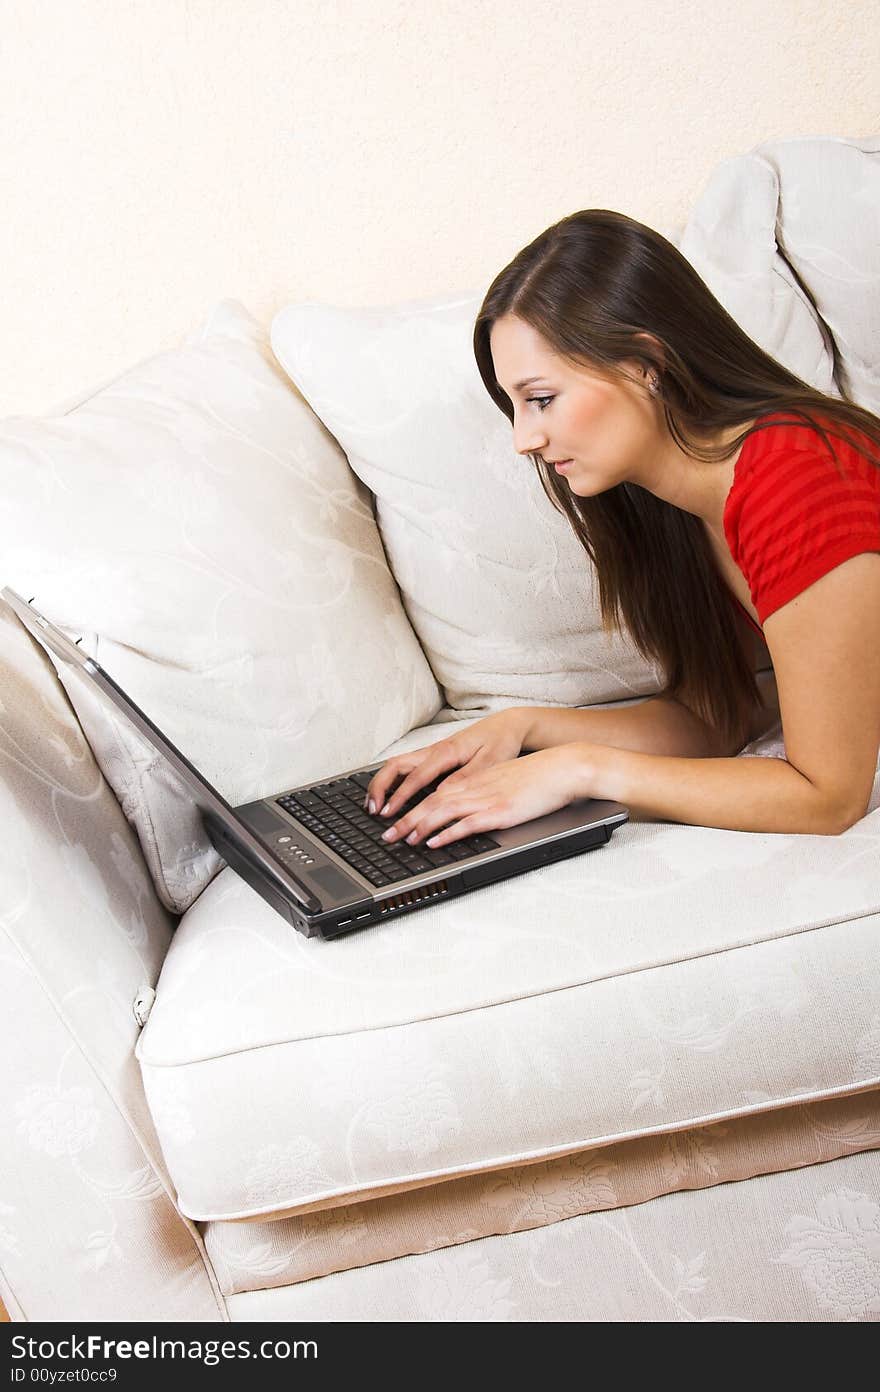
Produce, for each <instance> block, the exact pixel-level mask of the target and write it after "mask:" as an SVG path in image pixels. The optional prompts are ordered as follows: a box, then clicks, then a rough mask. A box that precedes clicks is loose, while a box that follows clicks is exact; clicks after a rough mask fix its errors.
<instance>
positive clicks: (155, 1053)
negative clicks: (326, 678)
mask: <svg viewBox="0 0 880 1392" xmlns="http://www.w3.org/2000/svg"><path fill="white" fill-rule="evenodd" d="M443 733H444V727H443V726H442V725H433V726H430V727H426V729H424V730H422V731H411V732H410V734H409V735H408V736H407V737H406V738H405V739H403V740H400V741H397V742H396V743H395V745H393V746H392V747H391V750H390V751H388V752H396V751H397V750H399V749H402V748H411V747H414V746H416V745H419V744H425V743H427V742H428V741H429V740H432V739H436V738H441V737H442V736H443ZM781 754H782V755H784V750H783V748H782V742H781V738H780V733H779V731H778V729H777V730H775V731H770V732H769V733H768V735H767V736H765V738H764V739H763V740H761V741H756V742H755V743H754V744H753V745H750V746H747V747H746V749H745V750H743V751H742V754H741V755H740V757H743V758H745V757H778V756H779V755H781ZM878 838H880V774H878V777H877V779H876V781H875V787H874V796H873V799H872V803H871V810H870V811H869V813H868V815H867V816H866V817H864V818H863V819H862V820H861V821H860V822H858V823H857V824H856V825H855V826H854V827H852V828H851V829H850V830H849V831H848V832H846V833H844V834H843V835H842V836H838V837H827V836H805V835H790V836H789V835H779V834H769V833H768V834H764V833H753V832H733V831H722V830H717V829H713V828H706V827H686V826H681V825H678V824H667V823H658V822H651V821H644V822H637V821H630V822H629V823H627V824H625V825H624V826H622V827H620V828H619V829H618V830H617V831H616V832H615V834H614V836H613V838H612V840H611V841H610V842H609V844H608V845H607V846H605V847H603V848H602V849H601V850H598V851H593V852H590V853H588V854H586V855H581V856H576V857H574V858H573V859H571V860H568V861H562V862H560V863H558V864H556V865H551V866H547V867H544V868H543V869H541V870H537V871H531V872H529V873H528V874H526V875H522V876H518V877H516V878H515V879H512V880H507V881H503V882H502V883H500V884H496V885H491V886H487V887H486V888H484V889H481V890H479V891H476V892H474V893H471V894H468V895H465V896H463V897H461V898H458V899H453V900H450V901H448V902H446V903H437V904H433V905H431V906H430V907H428V908H425V909H422V910H420V911H419V912H418V913H416V914H412V915H410V916H407V917H402V918H399V919H396V920H393V921H389V922H387V923H384V924H380V925H377V926H376V927H372V928H369V929H367V930H365V931H363V932H361V933H355V934H351V935H349V936H347V937H344V938H339V939H336V940H335V941H332V942H329V943H324V942H321V941H319V940H316V939H306V938H303V937H302V936H301V935H300V934H298V933H296V932H294V931H293V930H292V929H291V928H289V926H288V925H287V924H286V923H285V922H284V921H283V920H282V919H281V918H280V917H279V916H278V915H277V914H276V913H274V912H273V911H272V910H271V909H270V908H269V907H268V906H267V905H266V904H264V903H263V901H262V900H261V899H260V898H259V897H258V896H257V895H256V894H255V893H254V892H253V891H252V890H250V889H249V888H248V887H247V886H246V885H245V884H244V883H243V882H242V881H241V880H240V879H239V878H238V877H237V876H236V875H234V874H233V872H232V871H230V870H224V871H223V872H222V873H221V874H220V875H219V876H218V877H217V878H216V879H215V880H214V881H213V883H212V884H211V885H210V886H209V887H208V889H207V890H206V891H205V893H204V894H203V895H202V896H201V898H200V899H199V901H198V903H197V904H195V905H194V906H193V908H192V909H190V910H189V911H188V913H187V914H185V915H184V917H183V918H182V919H181V922H180V925H179V928H178V931H177V933H176V934H175V939H174V942H173V943H172V945H171V948H170V950H169V952H168V955H167V957H166V960H165V965H164V968H163V971H162V977H161V980H160V984H159V992H158V996H157V1000H156V1004H155V1006H154V1008H153V1012H152V1014H151V1016H150V1019H149V1021H148V1023H147V1026H146V1028H145V1029H144V1031H143V1033H142V1035H141V1037H140V1040H139V1041H138V1046H137V1054H138V1058H139V1060H140V1063H141V1068H142V1072H143V1077H144V1082H145V1086H146V1089H147V1094H148V1097H149V1101H150V1106H151V1110H152V1113H153V1117H154V1120H155V1122H156V1126H157V1128H158V1131H159V1134H160V1136H161V1138H162V1147H163V1151H164V1154H165V1157H166V1160H167V1163H168V1165H169V1169H170V1170H171V1173H172V1174H173V1176H174V1181H175V1184H176V1185H177V1191H178V1199H179V1203H180V1205H181V1208H182V1209H183V1211H184V1212H185V1213H187V1214H188V1215H189V1216H190V1217H192V1218H196V1219H200V1220H205V1221H208V1220H214V1219H235V1218H241V1217H258V1216H260V1215H261V1214H262V1215H266V1216H270V1215H280V1214H283V1213H287V1212H295V1211H298V1210H304V1209H306V1208H313V1207H327V1206H329V1205H332V1204H335V1203H346V1202H351V1201H352V1200H354V1199H365V1198H371V1197H379V1196H380V1195H383V1194H387V1193H393V1192H399V1191H401V1190H404V1189H407V1188H409V1187H412V1186H413V1185H416V1184H420V1183H436V1182H437V1181H439V1180H441V1179H450V1178H453V1177H456V1176H460V1175H463V1174H466V1173H472V1174H475V1173H480V1172H489V1171H492V1170H497V1169H504V1168H508V1167H510V1166H511V1165H513V1164H517V1163H521V1162H525V1161H527V1160H536V1159H547V1160H549V1159H552V1158H554V1157H555V1156H559V1155H562V1154H564V1153H566V1152H571V1151H578V1150H584V1149H586V1148H588V1147H590V1146H593V1145H597V1144H605V1143H610V1142H613V1141H618V1140H623V1139H625V1138H626V1137H630V1136H637V1135H651V1134H656V1133H659V1132H660V1131H663V1130H666V1129H670V1128H676V1129H688V1128H691V1127H693V1126H696V1125H700V1124H703V1123H706V1122H710V1121H713V1120H721V1119H725V1120H726V1119H727V1118H729V1117H734V1116H737V1115H744V1114H748V1113H750V1112H756V1111H760V1110H763V1109H765V1108H768V1107H772V1106H774V1105H781V1104H785V1103H787V1102H792V1101H795V1100H803V1101H806V1100H808V1099H811V1098H812V1099H819V1098H821V1097H823V1096H828V1095H835V1094H839V1093H846V1092H851V1091H853V1090H854V1089H857V1088H864V1087H871V1086H878V1085H880V1053H878V1047H880V1046H878V1033H877V1031H878V1021H880V983H878V979H877V975H876V973H874V972H873V971H868V970H866V962H868V961H872V960H873V956H874V951H875V944H876V938H877V932H878V925H880V868H878V867H880V855H878V850H880V846H878ZM844 1018H845V1022H846V1024H845V1028H844V1027H843V1025H842V1024H841V1021H842V1019H844Z"/></svg>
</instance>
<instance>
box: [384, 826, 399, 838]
mask: <svg viewBox="0 0 880 1392" xmlns="http://www.w3.org/2000/svg"><path fill="white" fill-rule="evenodd" d="M396 836H397V829H396V828H395V827H389V828H388V830H387V831H383V832H382V840H383V841H393V840H394V839H395V837H396Z"/></svg>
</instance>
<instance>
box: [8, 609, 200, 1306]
mask: <svg viewBox="0 0 880 1392" xmlns="http://www.w3.org/2000/svg"><path fill="white" fill-rule="evenodd" d="M0 826H2V827H3V836H2V838H0V1054H2V1058H3V1068H2V1069H0V1116H2V1119H3V1121H2V1126H0V1175H2V1181H0V1296H2V1298H3V1299H4V1302H5V1303H7V1305H8V1307H9V1309H10V1313H11V1314H13V1315H14V1316H15V1317H16V1318H19V1319H38V1320H39V1319H53V1320H60V1319H64V1320H76V1319H80V1320H88V1319H93V1320H95V1319H97V1320H100V1319H102V1318H107V1319H114V1318H115V1319H156V1320H175V1319H180V1318H183V1317H185V1318H189V1319H205V1320H221V1319H224V1318H225V1309H224V1306H223V1302H222V1299H221V1298H220V1296H219V1293H218V1291H217V1288H216V1282H215V1281H214V1278H213V1272H212V1270H211V1266H210V1263H209V1262H208V1260H207V1259H206V1256H205V1251H204V1245H203V1243H202V1240H201V1236H200V1234H199V1232H198V1230H197V1229H196V1228H195V1227H194V1225H193V1224H191V1223H188V1222H186V1221H185V1220H184V1219H182V1218H181V1216H180V1214H179V1213H178V1212H177V1209H176V1207H175V1204H174V1191H173V1186H172V1184H171V1182H170V1180H169V1178H168V1174H167V1171H166V1170H165V1166H164V1163H163V1161H162V1155H161V1152H160V1149H159V1143H158V1141H157V1139H156V1134H155V1131H154V1129H153V1123H152V1118H151V1117H150V1113H149V1110H148V1108H147V1105H146V1102H145V1099H144V1094H143V1087H142V1085H141V1080H140V1076H139V1072H138V1067H137V1063H136V1061H135V1058H134V1044H135V1040H136V1038H137V1035H138V1024H137V1021H136V1020H135V1017H134V1014H133V1010H132V1004H133V1001H134V999H135V997H136V996H137V995H138V993H139V992H141V991H143V990H144V989H149V988H151V987H154V986H155V984H156V981H157V979H158V976H159V970H160V967H161V964H162V960H163V957H164V955H165V952H166V950H167V948H168V944H169V942H170V940H171V933H172V929H173V925H174V920H173V919H172V917H171V915H170V914H169V913H168V912H167V911H166V910H165V909H164V908H163V907H162V905H161V904H160V903H159V900H158V899H157V897H156V893H155V890H154V888H153V885H152V883H151V880H150V876H149V874H148V872H147V867H146V865H145V864H144V859H143V856H142V855H141V851H140V847H139V845H138V842H137V838H136V837H135V834H134V832H133V831H132V829H131V827H130V826H129V825H128V823H127V822H126V820H125V818H124V816H123V815H122V811H121V809H120V807H119V804H118V802H117V801H116V798H115V796H114V794H113V792H112V790H111V789H110V788H109V787H108V786H107V784H106V782H105V781H104V779H103V777H102V775H101V771H100V769H99V768H98V766H97V764H96V762H95V759H94V757H93V755H92V752H91V750H90V748H89V746H88V744H87V743H86V740H85V738H84V736H83V733H82V730H81V729H80V727H79V724H78V722H77V720H76V717H75V715H74V714H73V711H72V710H71V708H70V704H69V702H68V700H67V697H66V695H65V693H64V690H63V688H62V687H61V686H60V684H59V682H58V679H57V677H56V675H55V672H54V670H53V668H52V665H51V663H50V662H49V660H48V658H47V657H46V655H45V653H44V651H43V649H42V647H40V646H39V644H37V643H35V642H34V641H33V640H32V639H31V638H30V636H29V635H28V634H27V632H26V631H25V629H24V628H23V627H22V626H21V624H20V623H19V621H18V619H17V618H16V617H15V615H14V614H13V613H12V611H11V610H10V609H9V608H8V607H7V605H5V604H0ZM157 1253H159V1254H161V1255H160V1256H159V1257H158V1258H157V1255H156V1254H157ZM181 1312H184V1313H181Z"/></svg>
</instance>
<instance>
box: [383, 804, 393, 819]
mask: <svg viewBox="0 0 880 1392" xmlns="http://www.w3.org/2000/svg"><path fill="white" fill-rule="evenodd" d="M390 807H391V803H390V802H386V804H385V806H384V807H383V808H382V816H383V817H387V816H388V810H389V808H390Z"/></svg>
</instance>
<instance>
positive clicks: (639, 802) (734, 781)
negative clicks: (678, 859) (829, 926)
mask: <svg viewBox="0 0 880 1392" xmlns="http://www.w3.org/2000/svg"><path fill="white" fill-rule="evenodd" d="M570 749H571V753H572V758H573V760H574V761H575V765H576V768H577V774H576V786H577V788H578V796H579V797H595V798H609V799H610V800H611V801H612V802H622V803H623V804H624V805H625V806H626V807H628V808H629V809H630V812H631V813H632V814H633V815H634V816H635V817H641V818H647V819H652V820H660V821H669V822H685V823H687V824H689V825H693V826H706V827H720V828H722V829H726V830H729V831H778V832H789V833H790V832H806V833H812V834H813V835H816V836H837V835H839V834H840V832H842V831H846V830H848V828H849V827H850V826H852V824H853V822H854V821H856V820H857V818H856V817H855V816H853V814H852V812H851V809H850V808H849V807H848V806H845V805H842V803H841V802H840V800H839V799H838V798H836V797H832V796H830V795H829V794H828V793H826V792H824V791H823V790H822V789H821V788H817V787H816V786H815V785H814V784H813V783H811V782H810V780H809V778H807V777H806V775H805V774H802V773H799V772H798V770H797V769H796V768H794V766H793V765H792V764H789V763H788V762H787V761H786V760H784V759H761V758H754V759H749V758H746V759H723V758H722V759H676V758H666V757H664V756H662V755H655V754H636V753H633V752H632V751H630V750H625V749H610V748H609V747H608V746H607V745H599V744H583V743H578V744H572V745H571V746H570ZM859 815H861V814H859Z"/></svg>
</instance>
